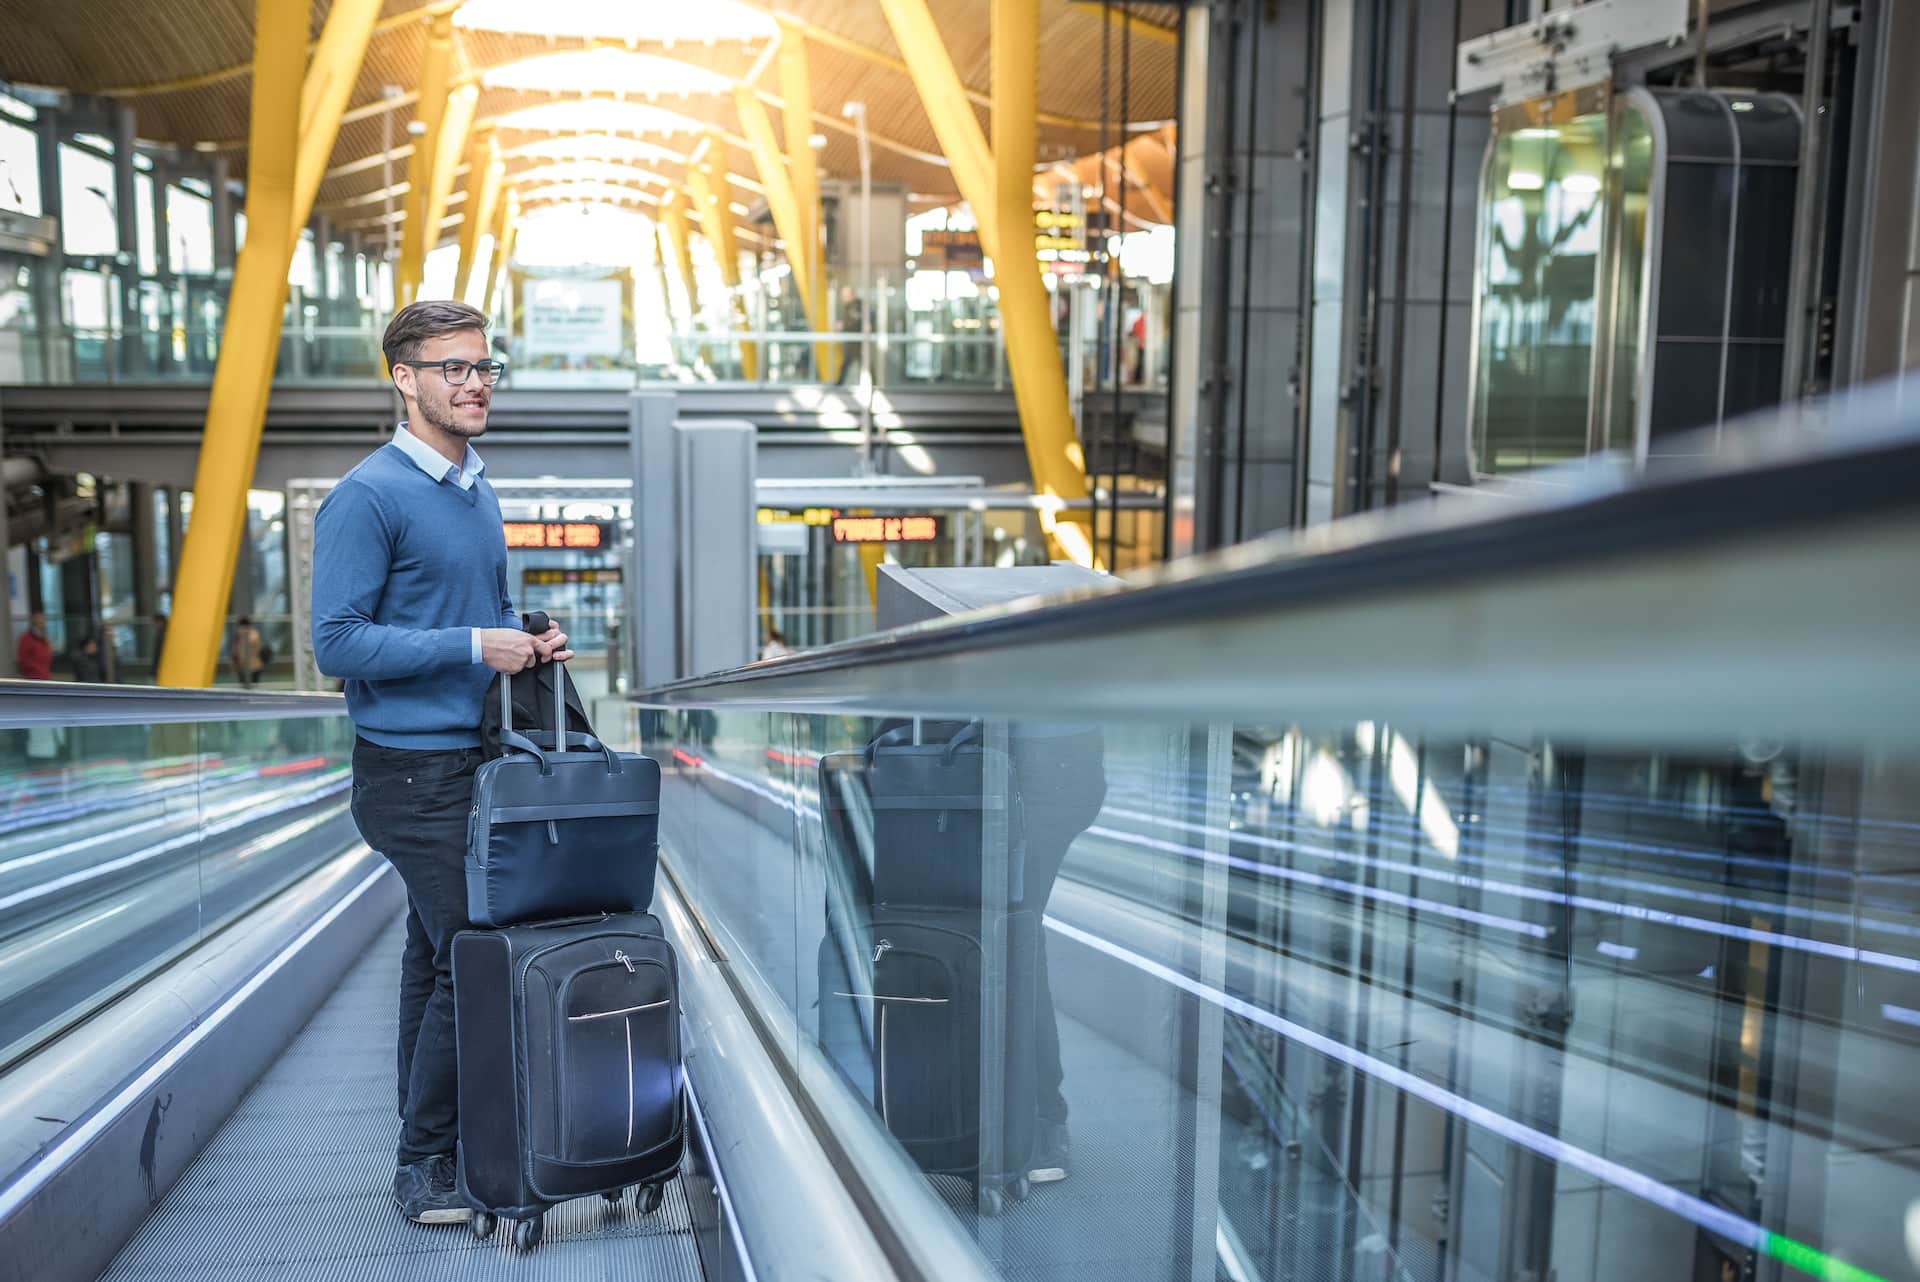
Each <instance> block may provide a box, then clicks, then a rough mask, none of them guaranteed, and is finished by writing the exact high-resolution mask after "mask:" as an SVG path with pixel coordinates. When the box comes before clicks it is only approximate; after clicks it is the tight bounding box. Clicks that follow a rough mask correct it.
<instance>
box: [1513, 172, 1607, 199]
mask: <svg viewBox="0 0 1920 1282" xmlns="http://www.w3.org/2000/svg"><path fill="white" fill-rule="evenodd" d="M1507 185H1508V186H1510V187H1511V186H1514V185H1515V184H1513V183H1511V182H1509V183H1508V184H1507ZM1560 186H1561V188H1562V189H1563V190H1565V191H1571V192H1575V193H1577V194H1579V195H1582V196H1592V195H1594V194H1596V193H1597V192H1599V190H1600V179H1599V178H1598V177H1596V176H1595V175H1593V174H1568V175H1567V176H1566V177H1565V178H1562V179H1561V180H1560Z"/></svg>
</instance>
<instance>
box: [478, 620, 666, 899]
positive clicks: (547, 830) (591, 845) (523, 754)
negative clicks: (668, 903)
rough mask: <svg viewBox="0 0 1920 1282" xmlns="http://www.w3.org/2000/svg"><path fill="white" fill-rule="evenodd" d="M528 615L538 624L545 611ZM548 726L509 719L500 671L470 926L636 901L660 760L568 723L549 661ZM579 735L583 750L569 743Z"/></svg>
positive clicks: (653, 844) (481, 783)
mask: <svg viewBox="0 0 1920 1282" xmlns="http://www.w3.org/2000/svg"><path fill="white" fill-rule="evenodd" d="M533 622H534V623H538V624H540V625H542V630H544V625H545V623H546V618H545V616H544V615H540V616H535V617H534V619H533ZM552 676H553V684H554V717H553V725H554V730H553V731H552V732H551V734H548V733H543V732H539V731H535V732H534V733H533V735H532V736H531V737H529V736H528V735H526V734H522V733H520V732H519V731H517V730H515V729H514V725H513V681H512V678H510V677H508V676H507V675H506V674H505V673H502V674H501V675H500V677H499V686H500V696H499V706H500V718H501V730H500V744H501V747H502V748H503V749H504V750H505V755H504V756H501V757H500V758H498V759H497V760H493V761H487V762H484V763H482V765H481V766H480V769H479V770H478V771H476V772H475V774H474V779H473V806H472V809H471V810H470V811H469V812H468V821H467V861H466V875H467V919H468V920H469V921H471V922H472V923H473V924H474V925H476V926H507V925H511V924H513V923H515V922H525V921H549V920H552V919H553V918H556V917H566V916H572V915H575V914H579V913H591V912H644V911H646V909H647V908H648V907H649V906H651V905H652V903H653V883H654V876H655V872H656V869H657V866H658V860H659V846H658V837H659V830H660V764H659V763H658V762H656V761H654V760H653V759H652V758H650V757H642V756H639V755H637V754H634V753H628V752H615V751H613V750H612V749H610V748H608V747H606V746H605V745H603V744H602V743H601V742H600V741H599V740H597V739H595V738H593V737H592V736H591V735H583V736H581V737H580V738H579V739H578V740H577V741H576V740H575V739H574V738H573V737H572V736H571V735H570V734H569V733H568V731H567V730H566V729H565V727H566V726H567V724H568V720H567V717H568V708H567V704H566V689H567V685H568V682H567V681H566V680H565V676H564V673H563V672H562V671H558V670H556V671H555V672H554V673H553V674H552ZM576 742H578V743H579V745H580V748H581V750H580V751H577V752H576V751H572V750H571V748H572V746H573V745H574V744H575V743H576Z"/></svg>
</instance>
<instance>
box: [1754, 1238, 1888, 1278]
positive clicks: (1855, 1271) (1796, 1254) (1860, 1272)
mask: <svg viewBox="0 0 1920 1282" xmlns="http://www.w3.org/2000/svg"><path fill="white" fill-rule="evenodd" d="M1766 1249H1767V1254H1768V1255H1771V1256H1772V1257H1773V1258H1774V1259H1776V1260H1778V1261H1780V1262H1781V1263H1782V1264H1785V1265H1788V1266H1789V1267H1792V1268H1796V1269H1799V1270H1800V1271H1801V1272H1802V1273H1811V1274H1812V1275H1813V1276H1814V1277H1817V1278H1820V1279H1822V1280H1823V1282H1887V1280H1886V1279H1885V1278H1883V1277H1881V1276H1880V1275H1879V1274H1878V1273H1869V1272H1867V1271H1866V1270H1865V1269H1863V1268H1861V1267H1859V1266H1858V1265H1855V1264H1848V1263H1847V1262H1846V1261H1845V1260H1836V1259H1834V1258H1833V1257H1832V1256H1831V1255H1828V1254H1827V1253H1826V1252H1825V1251H1821V1250H1817V1249H1815V1248H1814V1247H1811V1246H1808V1245H1807V1244H1806V1243H1805V1242H1796V1241H1794V1240H1793V1239H1792V1238H1790V1237H1786V1236H1784V1235H1783V1234H1779V1233H1769V1234H1767V1247H1766Z"/></svg>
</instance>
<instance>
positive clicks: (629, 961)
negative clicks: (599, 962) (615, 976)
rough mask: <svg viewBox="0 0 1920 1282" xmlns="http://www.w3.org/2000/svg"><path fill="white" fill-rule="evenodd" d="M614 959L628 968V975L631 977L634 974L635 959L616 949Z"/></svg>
mask: <svg viewBox="0 0 1920 1282" xmlns="http://www.w3.org/2000/svg"><path fill="white" fill-rule="evenodd" d="M613 959H614V960H615V961H617V962H619V963H620V964H621V965H622V966H625V967H626V968H627V974H629V975H631V974H633V973H634V970H633V958H631V957H629V956H627V955H626V953H624V952H622V951H620V950H619V949H617V948H616V949H615V950H614V953H613Z"/></svg>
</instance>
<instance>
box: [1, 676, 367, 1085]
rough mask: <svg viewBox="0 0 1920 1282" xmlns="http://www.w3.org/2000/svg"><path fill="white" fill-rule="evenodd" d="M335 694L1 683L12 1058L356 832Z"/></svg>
mask: <svg viewBox="0 0 1920 1282" xmlns="http://www.w3.org/2000/svg"><path fill="white" fill-rule="evenodd" d="M352 745H353V732H352V727H351V726H350V725H349V723H348V722H347V719H346V715H345V706H344V704H343V703H342V702H341V701H340V700H339V699H337V698H332V697H328V696H321V695H314V696H279V697H271V698H264V697H249V696H245V695H224V694H207V693H200V692H196V693H192V694H189V693H186V692H180V691H165V692H160V691H152V690H139V691H136V690H128V689H104V688H102V687H99V686H90V687H72V686H59V685H54V684H50V683H39V682H32V683H30V682H18V681H0V1068H4V1067H5V1066H6V1065H7V1064H9V1063H11V1062H13V1061H14V1060H16V1059H18V1058H19V1057H20V1056H22V1055H24V1054H26V1053H28V1052H29V1051H31V1050H32V1049H33V1048H34V1047H36V1046H38V1045H40V1044H42V1043H43V1042H45V1041H46V1040H47V1039H49V1038H50V1037H53V1036H55V1035H57V1034H59V1033H60V1032H61V1031H63V1030H64V1029H66V1028H68V1027H70V1026H71V1025H72V1024H73V1023H75V1022H76V1021H78V1020H80V1019H82V1018H84V1017H86V1016H87V1015H89V1014H91V1013H92V1012H93V1011H95V1010H97V1009H99V1008H100V1007H101V1006H102V1005H104V1004H105V1003H106V1002H108V1001H111V1000H112V999H113V998H114V997H116V996H118V995H119V994H120V993H123V992H125V991H127V990H128V989H129V988H131V987H132V986H134V985H135V984H137V983H139V982H140V980H141V979H143V978H144V977H146V976H147V975H149V974H151V973H152V972H153V971H154V970H156V969H157V968H159V967H160V966H162V965H164V964H166V963H167V962H168V961H170V960H172V959H173V958H175V957H177V956H179V955H180V954H181V953H183V952H185V951H186V950H187V949H189V948H192V947H193V946H194V945H196V944H198V943H200V942H201V941H203V940H205V939H207V938H208V937H209V936H211V935H213V934H214V933H215V932H216V931H218V930H220V929H221V928H222V927H224V926H226V925H228V924H229V923H231V922H232V921H234V920H235V919H236V918H238V917H240V916H241V915H243V914H245V913H246V912H247V911H248V910H250V909H252V908H254V907H255V906H257V905H258V904H260V903H261V902H262V901H264V900H266V899H267V898H268V897H270V896H272V895H274V894H275V893H277V892H279V891H281V890H283V889H285V888H286V887H288V886H290V885H291V884H293V883H294V882H295V881H297V880H299V879H300V878H301V877H302V876H304V875H306V874H307V873H309V872H311V871H313V870H314V869H316V868H318V867H319V866H320V865H321V864H323V863H325V862H326V861H327V860H329V859H332V858H333V857H335V856H337V855H339V854H340V853H341V852H342V851H344V850H346V849H348V848H350V847H351V846H352V845H353V844H354V843H355V842H356V841H357V840H358V838H357V836H356V834H355V830H354V827H353V821H352V819H351V818H350V816H349V815H348V812H347V806H348V797H349V777H348V775H349V766H348V763H349V760H350V758H351V752H352Z"/></svg>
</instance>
